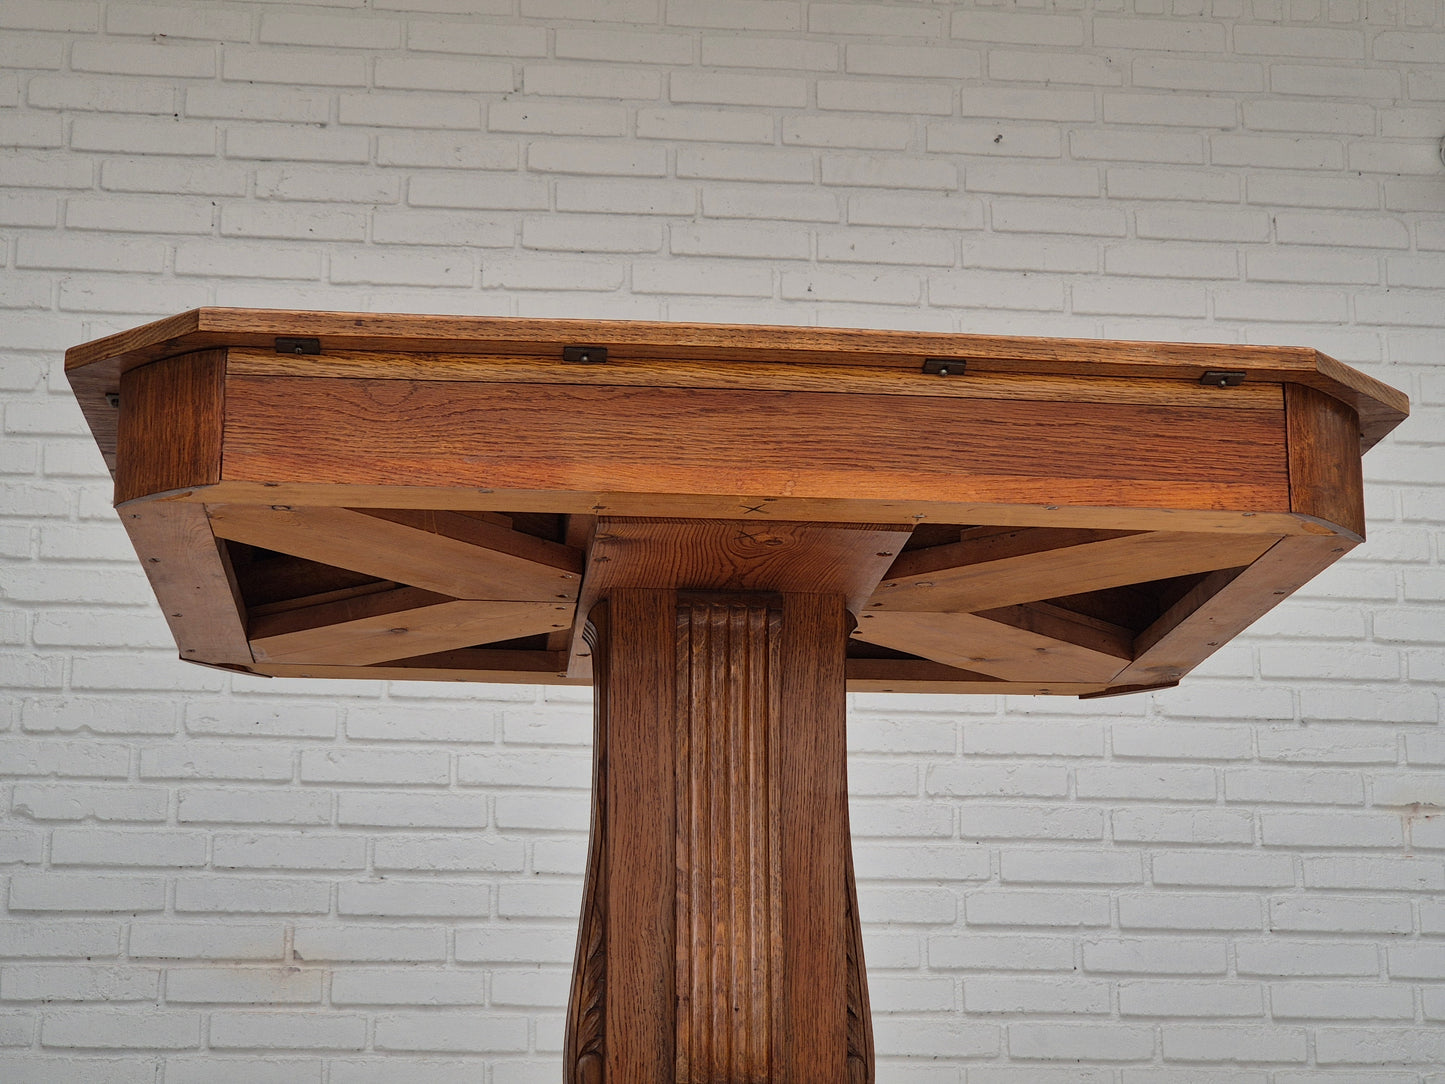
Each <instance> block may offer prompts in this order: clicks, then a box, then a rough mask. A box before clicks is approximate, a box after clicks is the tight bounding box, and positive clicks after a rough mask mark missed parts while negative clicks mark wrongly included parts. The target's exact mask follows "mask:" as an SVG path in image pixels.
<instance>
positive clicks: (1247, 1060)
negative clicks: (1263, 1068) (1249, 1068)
mask: <svg viewBox="0 0 1445 1084" xmlns="http://www.w3.org/2000/svg"><path fill="white" fill-rule="evenodd" d="M1162 1033H1163V1039H1164V1058H1165V1060H1166V1061H1170V1062H1200V1063H1204V1062H1209V1063H1214V1062H1220V1061H1224V1062H1230V1063H1234V1064H1245V1065H1253V1064H1256V1063H1266V1064H1268V1063H1281V1064H1283V1063H1288V1062H1298V1063H1301V1064H1303V1063H1304V1061H1305V1059H1306V1057H1307V1056H1308V1035H1307V1033H1306V1032H1305V1031H1304V1029H1302V1028H1254V1027H1246V1026H1243V1025H1241V1026H1235V1027H1229V1026H1224V1027H1209V1026H1192V1025H1187V1024H1168V1025H1166V1026H1165V1027H1164V1028H1163V1029H1162Z"/></svg>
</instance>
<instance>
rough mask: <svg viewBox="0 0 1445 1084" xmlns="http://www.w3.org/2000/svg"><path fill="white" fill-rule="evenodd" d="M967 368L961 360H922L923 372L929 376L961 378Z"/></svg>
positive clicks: (966, 364) (965, 363)
mask: <svg viewBox="0 0 1445 1084" xmlns="http://www.w3.org/2000/svg"><path fill="white" fill-rule="evenodd" d="M967 368H968V362H967V361H965V360H964V359H963V358H924V359H923V371H924V372H925V373H928V374H929V375H931V376H962V375H963V373H964V371H965V370H966V369H967Z"/></svg>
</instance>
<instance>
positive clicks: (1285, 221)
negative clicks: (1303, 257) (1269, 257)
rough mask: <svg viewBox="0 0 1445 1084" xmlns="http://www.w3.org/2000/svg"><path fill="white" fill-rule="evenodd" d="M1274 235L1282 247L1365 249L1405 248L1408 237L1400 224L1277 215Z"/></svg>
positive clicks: (1360, 218)
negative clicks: (1342, 246)
mask: <svg viewBox="0 0 1445 1084" xmlns="http://www.w3.org/2000/svg"><path fill="white" fill-rule="evenodd" d="M1275 234H1276V236H1277V238H1278V239H1279V240H1280V241H1281V242H1282V243H1284V244H1294V245H1331V246H1337V245H1345V246H1351V247H1365V248H1406V247H1408V245H1409V235H1408V233H1407V232H1406V230H1405V227H1404V226H1403V224H1401V223H1399V222H1395V221H1391V220H1389V219H1382V218H1371V217H1365V216H1359V215H1325V214H1307V213H1297V212H1283V211H1282V212H1280V213H1279V214H1277V215H1276V216H1275Z"/></svg>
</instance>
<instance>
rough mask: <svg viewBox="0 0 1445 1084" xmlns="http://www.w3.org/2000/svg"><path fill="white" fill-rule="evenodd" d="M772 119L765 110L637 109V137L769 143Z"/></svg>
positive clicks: (771, 135) (772, 126) (770, 140)
mask: <svg viewBox="0 0 1445 1084" xmlns="http://www.w3.org/2000/svg"><path fill="white" fill-rule="evenodd" d="M774 127H775V125H774V121H773V118H772V116H771V115H770V114H767V113H745V112H741V111H734V110H723V109H639V110H638V111H637V136H638V138H639V139H667V140H677V139H687V140H705V141H707V142H710V143H771V142H772V141H773V133H774Z"/></svg>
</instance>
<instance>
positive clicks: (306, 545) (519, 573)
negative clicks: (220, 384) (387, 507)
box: [206, 505, 582, 602]
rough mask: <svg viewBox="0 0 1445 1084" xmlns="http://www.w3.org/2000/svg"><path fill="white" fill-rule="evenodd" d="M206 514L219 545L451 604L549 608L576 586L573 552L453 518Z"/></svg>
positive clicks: (325, 512) (242, 508) (300, 511)
mask: <svg viewBox="0 0 1445 1084" xmlns="http://www.w3.org/2000/svg"><path fill="white" fill-rule="evenodd" d="M206 512H207V514H208V515H209V517H210V520H211V529H212V530H213V531H214V532H215V534H216V537H218V538H227V539H232V540H234V541H238V542H246V543H248V544H250V545H253V546H262V547H265V548H267V549H272V550H277V551H280V552H283V553H289V554H294V555H295V556H298V557H304V558H306V559H308V560H311V561H319V562H321V563H322V564H328V565H335V566H337V567H339V568H347V569H351V570H353V571H356V572H365V573H367V574H369V575H372V576H375V577H377V578H378V579H383V580H393V581H395V582H397V583H405V584H409V585H411V586H413V587H420V588H424V589H425V590H428V591H435V592H438V593H440V594H444V595H450V596H451V597H453V598H460V599H494V600H501V601H513V602H521V601H531V602H552V601H557V600H564V599H575V598H576V597H577V589H578V586H579V585H580V583H581V572H582V559H581V554H580V553H578V552H576V551H573V550H568V549H567V548H566V547H564V546H559V545H557V544H555V543H548V542H545V541H544V540H542V539H539V538H532V537H530V536H528V535H523V534H522V533H521V532H520V531H510V530H507V529H505V528H502V527H498V526H496V525H495V524H491V523H482V522H479V521H477V520H473V519H469V518H467V517H464V516H459V515H456V514H455V513H447V512H402V511H398V512H382V513H372V512H364V511H353V510H351V509H348V508H296V507H292V506H290V505H268V506H264V507H258V506H256V505H208V506H207V508H206ZM503 547H505V548H503ZM519 551H520V552H519ZM521 553H525V554H526V556H522V555H521Z"/></svg>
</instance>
